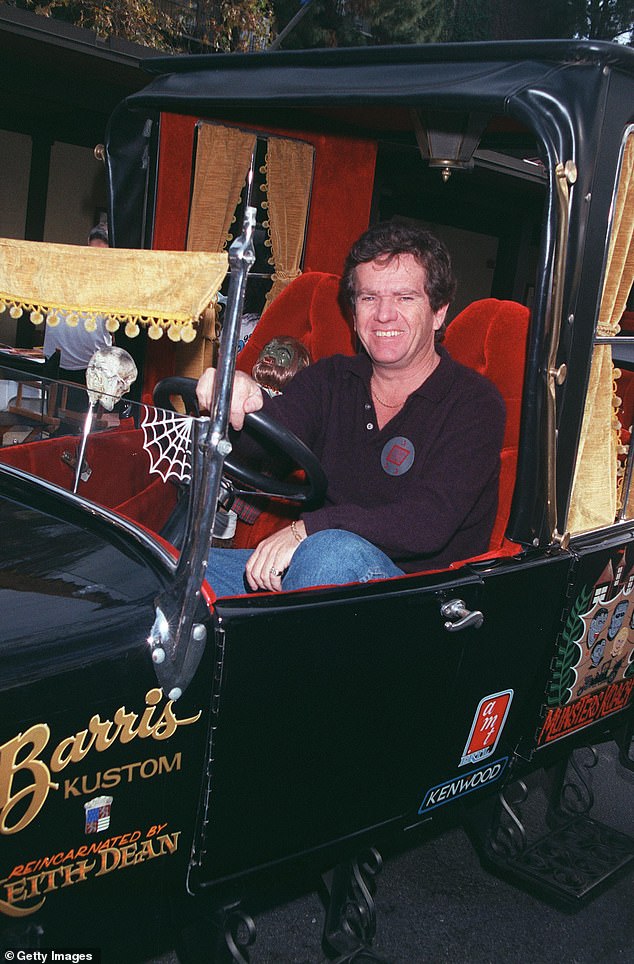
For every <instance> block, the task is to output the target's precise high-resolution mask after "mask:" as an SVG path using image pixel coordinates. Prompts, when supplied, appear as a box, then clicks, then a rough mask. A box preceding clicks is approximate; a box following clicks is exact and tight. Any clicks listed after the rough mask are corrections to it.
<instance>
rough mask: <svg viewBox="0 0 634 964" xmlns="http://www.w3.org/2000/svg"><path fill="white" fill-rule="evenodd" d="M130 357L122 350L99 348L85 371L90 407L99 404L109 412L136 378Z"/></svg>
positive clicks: (135, 369) (113, 347)
mask: <svg viewBox="0 0 634 964" xmlns="http://www.w3.org/2000/svg"><path fill="white" fill-rule="evenodd" d="M137 374H138V372H137V367H136V365H135V364H134V360H133V358H132V356H131V355H130V354H129V353H128V352H127V351H125V350H124V349H123V348H116V347H115V346H114V345H113V346H112V347H111V348H99V349H98V350H97V351H96V352H95V353H94V355H93V356H92V358H91V359H90V361H89V362H88V368H87V369H86V387H87V389H88V397H89V399H90V404H91V405H96V404H97V402H101V404H102V405H103V407H104V408H105V409H106V411H107V412H111V411H112V409H113V408H114V406H115V405H116V404H117V402H118V401H119V399H120V398H121V397H122V396H123V395H124V394H125V393H126V392H127V391H128V389H129V388H130V385H131V384H132V382H133V381H134V380H135V378H136V377H137Z"/></svg>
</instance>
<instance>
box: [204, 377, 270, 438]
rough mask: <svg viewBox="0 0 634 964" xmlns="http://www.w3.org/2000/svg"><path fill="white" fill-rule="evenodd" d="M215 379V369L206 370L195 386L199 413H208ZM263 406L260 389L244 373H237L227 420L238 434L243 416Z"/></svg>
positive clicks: (257, 410)
mask: <svg viewBox="0 0 634 964" xmlns="http://www.w3.org/2000/svg"><path fill="white" fill-rule="evenodd" d="M215 378H216V370H215V368H207V369H206V371H204V372H203V374H202V375H201V376H200V378H199V380H198V384H197V385H196V397H197V399H198V404H199V405H200V408H201V411H206V412H208V411H209V409H210V407H211V398H212V395H213V388H214V381H215ZM263 404H264V397H263V395H262V389H261V388H260V386H259V385H258V383H257V382H256V381H254V379H253V378H251V376H250V375H247V374H246V372H240V371H237V372H236V374H235V380H234V383H233V394H232V396H231V412H230V415H229V420H230V422H231V425H232V426H233V428H234V429H235V430H236V432H240V431H241V430H242V426H243V425H244V416H245V415H249V414H250V413H251V412H259V410H260V409H261V408H262V405H263Z"/></svg>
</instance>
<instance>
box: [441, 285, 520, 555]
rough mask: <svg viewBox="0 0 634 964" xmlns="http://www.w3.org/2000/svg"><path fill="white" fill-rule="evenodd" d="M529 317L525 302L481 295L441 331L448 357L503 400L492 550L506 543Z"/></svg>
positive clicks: (517, 443) (517, 442)
mask: <svg viewBox="0 0 634 964" xmlns="http://www.w3.org/2000/svg"><path fill="white" fill-rule="evenodd" d="M529 318H530V313H529V310H528V308H526V307H525V306H524V305H520V304H518V303H517V302H515V301H498V300H497V299H496V298H484V299H482V300H481V301H474V302H473V303H472V304H470V305H468V306H467V307H466V308H465V309H464V310H463V311H461V312H460V314H458V315H456V317H455V318H454V320H453V321H452V322H451V324H450V325H449V326H448V328H447V332H446V334H445V342H444V343H445V347H446V349H447V351H448V352H449V354H450V355H451V356H452V358H455V360H456V361H459V362H461V363H462V364H463V365H467V366H468V367H469V368H473V369H475V371H477V372H480V374H482V375H485V376H486V377H487V378H488V379H490V381H492V382H493V384H494V385H495V386H496V387H497V389H498V391H499V392H500V394H501V395H502V397H503V399H504V401H505V403H506V429H505V432H504V441H503V444H502V453H501V464H500V488H499V496H498V511H497V516H496V520H495V525H494V527H493V533H492V536H491V542H490V544H489V549H490V550H497V549H501V548H502V547H503V546H504V544H505V538H504V532H505V530H506V526H507V524H508V518H509V513H510V511H511V500H512V498H513V489H514V487H515V473H516V469H517V452H518V446H519V434H520V411H521V403H522V388H523V384H524V367H525V364H526V339H527V335H528V323H529Z"/></svg>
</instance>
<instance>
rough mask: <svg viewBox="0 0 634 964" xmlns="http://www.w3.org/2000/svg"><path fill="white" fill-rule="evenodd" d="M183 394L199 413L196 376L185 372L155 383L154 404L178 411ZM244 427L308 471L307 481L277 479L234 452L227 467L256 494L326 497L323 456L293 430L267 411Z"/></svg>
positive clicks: (313, 501) (301, 500) (308, 500)
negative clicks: (177, 398) (177, 401)
mask: <svg viewBox="0 0 634 964" xmlns="http://www.w3.org/2000/svg"><path fill="white" fill-rule="evenodd" d="M175 395H177V396H180V397H181V398H182V400H183V404H184V406H185V411H186V412H187V413H188V414H189V415H193V416H195V417H199V415H200V410H199V408H198V399H197V398H196V380H195V379H193V378H184V377H182V376H171V377H168V378H163V379H162V380H161V381H160V382H159V383H158V384H157V385H156V387H155V389H154V393H153V399H154V404H155V405H156V406H157V408H163V409H167V410H168V411H171V412H173V411H175V408H174V405H173V403H172V397H173V396H175ZM243 431H245V432H247V434H249V435H251V436H253V437H254V438H255V440H256V441H258V442H266V443H269V444H270V445H272V446H273V447H274V448H275V449H277V450H279V451H280V452H281V453H282V454H284V455H286V456H287V457H288V458H290V459H291V461H292V462H293V463H294V464H295V465H296V466H297V467H298V468H300V469H303V471H304V474H305V482H300V481H299V480H297V479H292V480H288V479H276V478H275V477H273V476H270V475H265V474H264V473H263V472H260V471H258V470H256V469H254V468H252V467H251V466H248V465H246V464H242V462H241V461H240V456H239V453H238V454H237V455H236V452H235V451H234V452H232V453H231V455H230V456H229V457H227V458H226V459H225V463H224V471H225V474H226V475H227V476H228V477H229V478H231V479H236V480H237V481H239V482H241V483H242V484H244V485H248V486H249V487H250V489H251V490H252V491H253V492H254V494H261V495H268V496H269V497H271V498H279V499H284V500H285V501H287V502H295V503H298V504H300V505H305V506H313V505H319V504H320V503H321V502H323V500H324V496H325V494H326V488H327V485H328V482H327V479H326V476H325V473H324V470H323V469H322V467H321V465H320V463H319V460H318V459H317V457H316V456H315V455H314V454H313V452H311V450H310V449H309V448H308V446H307V445H305V444H304V442H302V441H301V439H299V438H298V437H297V436H296V435H295V434H294V433H293V432H291V431H290V430H289V429H287V428H285V427H284V426H283V425H280V423H279V422H277V421H276V420H275V419H274V418H272V417H271V416H270V415H269V414H267V413H266V412H262V411H260V412H252V413H250V414H248V415H247V416H246V417H245V419H244V429H243Z"/></svg>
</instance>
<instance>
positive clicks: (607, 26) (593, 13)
mask: <svg viewBox="0 0 634 964" xmlns="http://www.w3.org/2000/svg"><path fill="white" fill-rule="evenodd" d="M542 3H543V0H542ZM544 6H545V7H546V11H547V13H546V16H547V18H548V17H550V19H551V22H552V29H553V30H554V35H555V36H558V37H588V38H589V39H590V40H618V41H620V42H621V43H627V44H629V45H630V46H632V44H634V37H633V34H634V0H550V2H548V3H545V4H544Z"/></svg>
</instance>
